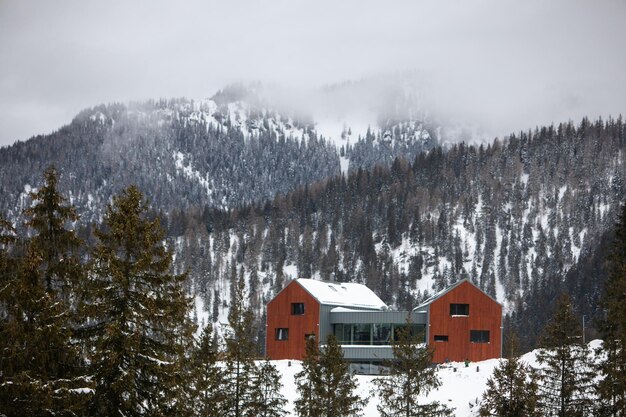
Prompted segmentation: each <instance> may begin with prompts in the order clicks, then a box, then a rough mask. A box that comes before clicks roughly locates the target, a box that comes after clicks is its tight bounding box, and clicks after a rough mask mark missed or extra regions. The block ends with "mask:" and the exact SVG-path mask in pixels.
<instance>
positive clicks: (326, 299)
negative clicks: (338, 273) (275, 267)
mask: <svg viewBox="0 0 626 417" xmlns="http://www.w3.org/2000/svg"><path fill="white" fill-rule="evenodd" d="M296 281H297V282H298V284H300V285H302V287H303V288H304V289H305V290H306V291H307V292H308V293H309V294H311V295H312V296H313V298H315V299H316V300H317V301H319V302H320V304H330V305H337V306H347V307H361V308H371V309H376V310H383V309H386V308H387V305H386V304H385V303H384V302H383V301H382V300H381V299H380V298H378V296H377V295H376V294H374V292H373V291H372V290H370V289H369V288H367V287H366V286H365V285H363V284H355V283H352V282H328V281H318V280H315V279H308V278H298V279H296Z"/></svg>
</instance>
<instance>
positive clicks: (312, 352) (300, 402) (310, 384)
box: [294, 338, 323, 417]
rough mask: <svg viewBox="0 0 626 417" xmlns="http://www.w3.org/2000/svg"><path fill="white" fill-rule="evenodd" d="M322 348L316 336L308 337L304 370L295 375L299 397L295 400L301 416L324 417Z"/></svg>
mask: <svg viewBox="0 0 626 417" xmlns="http://www.w3.org/2000/svg"><path fill="white" fill-rule="evenodd" d="M321 373H322V369H321V366H320V349H319V346H318V344H317V340H315V338H308V339H307V341H306V351H305V355H304V358H303V360H302V371H300V372H298V373H297V374H296V375H295V383H296V389H297V391H298V398H297V399H296V400H295V402H294V406H295V410H296V414H297V415H298V416H299V417H322V416H323V413H322V407H323V406H322V400H321V397H320V393H319V390H318V387H319V385H320V384H321V382H320V381H321Z"/></svg>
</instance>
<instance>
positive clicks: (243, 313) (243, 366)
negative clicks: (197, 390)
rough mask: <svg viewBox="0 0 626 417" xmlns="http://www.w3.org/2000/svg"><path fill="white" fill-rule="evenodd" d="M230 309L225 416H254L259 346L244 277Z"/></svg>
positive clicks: (225, 376) (238, 285) (239, 280)
mask: <svg viewBox="0 0 626 417" xmlns="http://www.w3.org/2000/svg"><path fill="white" fill-rule="evenodd" d="M232 289H233V291H234V293H233V294H232V295H231V305H230V310H229V311H228V324H229V325H230V331H229V334H228V335H227V336H226V360H225V367H224V389H225V390H226V399H225V401H224V408H223V415H224V416H229V417H230V416H232V417H241V416H252V415H254V406H253V396H254V387H253V386H252V384H251V379H252V375H254V373H255V372H256V365H255V363H254V352H255V350H256V345H255V343H254V338H253V334H252V327H251V325H252V323H253V321H254V315H253V314H252V310H250V308H249V307H248V306H246V305H245V303H244V300H245V282H244V277H243V273H242V274H241V275H240V277H239V279H238V280H237V282H236V283H235V285H233V287H232Z"/></svg>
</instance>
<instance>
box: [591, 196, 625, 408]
mask: <svg viewBox="0 0 626 417" xmlns="http://www.w3.org/2000/svg"><path fill="white" fill-rule="evenodd" d="M600 307H601V308H602V309H603V310H604V318H603V319H602V320H600V323H599V330H600V334H601V335H602V339H603V345H602V350H601V351H600V352H598V353H603V354H604V355H601V356H600V357H603V360H602V361H601V362H600V364H599V369H598V370H599V372H600V374H601V375H602V378H601V380H600V382H599V383H598V395H599V397H600V400H601V401H600V407H599V415H601V416H626V204H625V205H623V206H622V213H621V217H620V220H619V222H618V224H617V225H616V229H615V238H614V241H613V247H612V250H611V252H610V254H609V256H608V279H607V282H606V284H605V288H604V294H603V296H602V299H601V300H600Z"/></svg>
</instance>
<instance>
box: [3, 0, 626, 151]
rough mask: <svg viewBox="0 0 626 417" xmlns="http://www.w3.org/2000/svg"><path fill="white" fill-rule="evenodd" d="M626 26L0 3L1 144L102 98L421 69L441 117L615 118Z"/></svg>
mask: <svg viewBox="0 0 626 417" xmlns="http://www.w3.org/2000/svg"><path fill="white" fill-rule="evenodd" d="M625 18H626V3H625V2H623V1H618V0H602V1H596V2H588V1H585V2H583V1H577V0H573V1H572V0H568V1H565V0H557V1H551V2H545V1H538V0H534V1H533V0H531V1H525V2H519V1H515V2H513V1H496V0H491V1H483V0H478V1H472V2H468V1H417V2H416V1H394V2H374V1H356V0H348V1H342V2H334V1H326V0H324V1H316V2H292V1H286V0H283V1H273V2H257V1H249V2H243V1H231V2H223V1H220V2H217V1H209V2H206V1H190V2H174V1H143V2H125V1H120V0H117V1H110V2H84V1H78V0H71V1H63V2H45V1H32V0H24V1H19V2H1V3H0V145H3V144H9V143H12V142H13V141H15V140H24V139H27V138H28V137H30V136H32V135H34V134H39V133H47V132H50V131H52V130H55V129H57V128H58V127H60V126H61V125H63V124H65V123H67V122H69V121H70V120H71V118H72V117H73V116H74V115H75V114H76V113H77V112H78V111H80V110H81V109H82V108H85V107H89V106H93V105H96V104H99V103H107V102H115V101H129V100H143V99H148V98H159V97H179V96H186V97H190V98H203V97H208V96H211V95H212V94H213V93H214V92H215V91H217V90H218V89H220V88H222V87H223V86H224V85H226V84H228V83H232V82H248V81H254V80H260V81H262V82H264V83H266V84H268V85H280V86H281V88H283V89H285V90H287V91H310V90H311V89H315V88H320V87H323V86H328V85H333V84H336V83H341V82H343V81H346V80H348V81H359V80H364V79H366V80H367V79H376V80H381V79H390V80H397V78H398V77H399V74H407V73H408V74H412V77H413V78H414V79H415V78H417V81H415V82H413V83H414V84H415V85H416V88H415V91H416V95H418V96H419V97H420V99H421V100H423V103H424V104H425V105H426V106H427V107H428V109H429V110H430V111H432V112H434V113H437V114H441V115H445V117H446V118H449V119H450V120H452V121H454V122H457V123H459V124H467V125H476V126H480V127H481V128H482V129H484V130H485V131H488V132H490V133H492V134H493V135H504V134H507V133H509V132H511V131H516V130H519V129H527V128H530V127H534V126H535V125H540V124H546V123H551V122H559V121H563V120H568V119H570V118H571V119H574V120H577V119H579V118H580V117H582V116H583V115H588V116H590V117H596V116H599V115H602V116H603V117H606V116H608V115H609V114H610V115H614V116H615V115H617V114H619V113H622V112H623V111H624V109H625V108H626V79H625V75H624V74H626V54H624V53H623V45H622V44H623V40H624V39H626V25H624V24H623V22H624V19H625ZM415 75H418V77H414V76H415ZM381 84H382V85H385V83H381ZM292 95H293V96H295V95H296V94H294V93H292ZM309 98H310V96H308V95H306V94H304V93H302V95H301V96H300V101H301V102H306V101H307V100H308V99H309ZM350 100H356V101H358V102H361V101H362V100H361V98H360V97H359V98H358V99H350V98H345V102H346V103H348V104H349V103H350ZM295 101H298V100H295Z"/></svg>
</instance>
